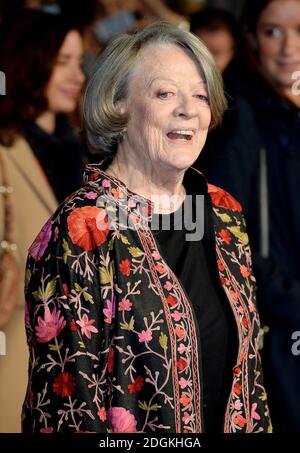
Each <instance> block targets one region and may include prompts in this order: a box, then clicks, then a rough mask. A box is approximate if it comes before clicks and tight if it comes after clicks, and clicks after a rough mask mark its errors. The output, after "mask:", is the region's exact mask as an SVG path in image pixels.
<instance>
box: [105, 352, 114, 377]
mask: <svg viewBox="0 0 300 453" xmlns="http://www.w3.org/2000/svg"><path fill="white" fill-rule="evenodd" d="M114 362H115V350H114V349H113V348H110V349H109V351H108V357H107V371H108V372H109V373H112V371H113V369H114Z"/></svg>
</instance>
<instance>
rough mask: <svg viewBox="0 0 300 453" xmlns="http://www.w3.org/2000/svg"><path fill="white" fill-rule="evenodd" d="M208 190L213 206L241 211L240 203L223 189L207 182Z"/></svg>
mask: <svg viewBox="0 0 300 453" xmlns="http://www.w3.org/2000/svg"><path fill="white" fill-rule="evenodd" d="M208 192H209V194H210V196H211V199H212V202H213V204H214V205H215V206H217V207H219V208H227V209H230V210H231V211H237V212H241V211H242V207H241V205H240V203H239V202H238V201H237V200H236V199H235V198H233V197H232V196H231V195H230V194H229V193H228V192H226V191H225V190H223V189H220V188H219V187H216V186H213V185H212V184H209V185H208Z"/></svg>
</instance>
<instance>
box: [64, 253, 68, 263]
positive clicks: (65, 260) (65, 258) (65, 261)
mask: <svg viewBox="0 0 300 453" xmlns="http://www.w3.org/2000/svg"><path fill="white" fill-rule="evenodd" d="M67 260H68V254H67V253H64V254H63V262H64V263H65V264H67Z"/></svg>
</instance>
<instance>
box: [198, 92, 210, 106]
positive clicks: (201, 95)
mask: <svg viewBox="0 0 300 453" xmlns="http://www.w3.org/2000/svg"><path fill="white" fill-rule="evenodd" d="M196 97H197V98H198V99H200V101H204V102H206V103H207V104H208V103H209V101H208V97H207V96H205V94H196Z"/></svg>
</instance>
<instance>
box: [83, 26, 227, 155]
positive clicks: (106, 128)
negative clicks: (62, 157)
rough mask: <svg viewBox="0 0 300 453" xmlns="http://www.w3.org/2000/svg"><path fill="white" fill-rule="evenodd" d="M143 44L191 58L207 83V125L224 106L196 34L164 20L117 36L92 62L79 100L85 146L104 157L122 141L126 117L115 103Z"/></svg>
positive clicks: (219, 78) (124, 91)
mask: <svg viewBox="0 0 300 453" xmlns="http://www.w3.org/2000/svg"><path fill="white" fill-rule="evenodd" d="M147 44H158V45H162V44H164V45H166V44H167V45H176V46H178V47H180V48H182V49H183V50H184V51H185V52H186V53H187V54H188V55H189V56H190V57H191V58H192V59H193V60H194V61H195V63H196V64H197V66H198V67H199V70H200V71H201V75H202V77H203V78H204V81H205V82H206V85H207V93H208V98H209V104H210V109H211V116H212V120H211V125H210V128H213V127H215V126H217V125H218V124H220V122H221V120H222V116H223V113H224V111H225V109H226V108H227V102H226V99H225V96H224V91H223V81H222V76H221V74H220V72H219V70H218V69H217V67H216V64H215V62H214V59H213V57H212V55H211V54H210V52H209V51H208V49H207V48H206V46H205V45H204V44H203V42H202V41H201V40H200V39H199V38H198V37H196V36H195V35H193V34H192V33H190V32H187V31H184V30H181V29H179V28H177V27H176V26H174V25H170V24H168V23H165V22H156V23H154V24H151V25H149V26H147V27H145V28H144V29H143V30H141V31H138V32H136V33H134V34H121V35H118V36H117V37H115V38H114V39H113V40H112V41H111V42H110V43H109V44H108V46H107V47H106V49H105V50H104V52H103V53H102V54H101V55H100V57H99V59H98V61H97V62H96V66H95V69H94V72H93V74H92V76H91V78H90V80H89V82H88V84H87V88H86V91H85V96H84V103H83V119H84V125H85V128H86V133H87V138H88V142H89V146H90V147H91V149H92V150H95V151H98V152H101V154H103V155H104V156H105V155H106V156H113V155H115V154H116V151H117V147H118V143H119V142H120V141H121V140H122V133H123V131H124V130H125V129H126V125H127V121H128V118H127V116H126V115H123V114H121V113H120V112H119V111H118V108H117V105H118V102H119V101H121V100H125V99H126V97H127V94H128V86H129V79H130V75H131V72H132V69H133V67H134V65H135V63H136V61H137V57H138V54H139V51H140V50H141V49H142V48H143V47H145V45H147Z"/></svg>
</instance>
